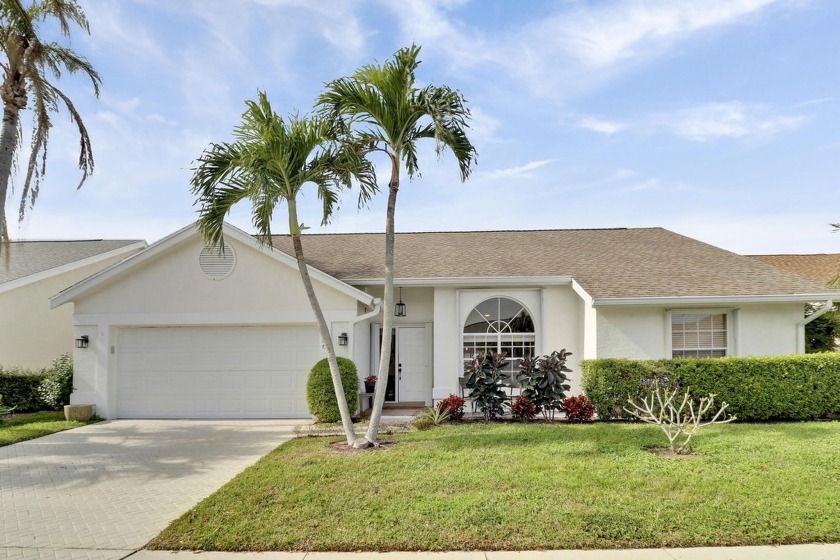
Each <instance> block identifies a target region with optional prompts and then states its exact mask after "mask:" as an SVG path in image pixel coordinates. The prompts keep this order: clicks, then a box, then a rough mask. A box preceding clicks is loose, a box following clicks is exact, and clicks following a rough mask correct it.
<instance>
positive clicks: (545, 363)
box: [516, 348, 572, 420]
mask: <svg viewBox="0 0 840 560" xmlns="http://www.w3.org/2000/svg"><path fill="white" fill-rule="evenodd" d="M571 355H572V353H571V352H566V349H565V348H564V349H563V350H560V351H559V352H558V351H556V350H555V351H554V352H552V353H551V354H549V355H547V356H539V357H536V358H525V359H524V360H520V362H519V373H517V375H516V378H517V380H518V381H519V384H520V386H521V387H522V396H523V397H527V398H528V399H529V400H530V401H531V402H532V403H534V405H535V406H536V407H537V411H538V412H542V415H543V417H544V418H546V419H548V420H553V419H554V412H555V411H556V410H560V406H561V405H562V404H563V399H565V398H566V391H568V390H569V389H570V385H569V384H568V383H567V381H568V380H569V378H568V377H566V373H568V372H570V371H572V370H570V369H569V368H567V367H566V360H567V359H568V357H569V356H571Z"/></svg>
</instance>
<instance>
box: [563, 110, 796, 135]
mask: <svg viewBox="0 0 840 560" xmlns="http://www.w3.org/2000/svg"><path fill="white" fill-rule="evenodd" d="M797 106H801V105H797ZM807 121H808V118H807V117H805V116H803V115H793V114H785V111H784V110H782V109H780V108H777V107H773V106H771V105H768V104H764V103H744V102H740V101H727V102H713V103H704V104H702V105H697V106H695V107H685V108H681V109H676V110H673V111H661V112H657V113H651V114H648V115H644V116H641V117H636V118H632V119H628V120H626V121H624V122H618V121H615V120H609V119H604V118H602V117H597V116H583V117H578V119H577V121H576V122H575V126H577V127H579V128H583V129H586V130H591V131H593V132H597V133H600V134H606V135H613V134H616V133H618V132H621V131H625V130H635V131H639V132H645V133H649V132H661V131H665V132H669V133H671V134H675V135H677V136H680V137H681V138H684V139H686V140H691V141H693V142H712V141H715V140H719V139H758V140H766V139H768V138H770V137H772V136H774V135H776V134H778V133H780V132H783V131H785V130H790V129H794V128H797V127H800V126H802V125H803V124H805V123H806V122H807Z"/></svg>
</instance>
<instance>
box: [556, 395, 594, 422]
mask: <svg viewBox="0 0 840 560" xmlns="http://www.w3.org/2000/svg"><path fill="white" fill-rule="evenodd" d="M560 411H561V412H562V413H563V414H565V415H566V420H568V421H569V422H589V421H590V420H592V416H594V415H595V405H594V404H592V401H590V400H589V399H587V398H586V395H578V396H576V397H569V398H568V399H566V400H564V401H563V404H562V405H561V406H560Z"/></svg>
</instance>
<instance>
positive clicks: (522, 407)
mask: <svg viewBox="0 0 840 560" xmlns="http://www.w3.org/2000/svg"><path fill="white" fill-rule="evenodd" d="M510 415H511V416H513V417H514V418H515V419H516V420H521V421H522V422H530V421H531V420H533V419H534V417H536V415H537V405H535V404H534V403H533V402H531V399H529V398H528V397H523V396H522V395H519V396H518V397H516V399H515V400H514V401H513V404H511V405H510Z"/></svg>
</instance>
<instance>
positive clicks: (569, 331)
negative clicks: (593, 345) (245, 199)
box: [537, 286, 584, 396]
mask: <svg viewBox="0 0 840 560" xmlns="http://www.w3.org/2000/svg"><path fill="white" fill-rule="evenodd" d="M543 329H544V331H543V336H542V346H540V347H537V352H539V353H540V354H549V353H551V352H553V351H554V350H562V349H563V348H565V349H566V350H568V351H569V352H571V353H572V355H571V356H570V357H569V361H568V362H566V365H567V366H568V367H569V368H570V369H571V370H572V372H571V373H568V374H566V375H568V376H569V379H570V382H569V384H570V385H571V386H572V388H571V389H570V390H569V392H568V393H567V395H569V396H571V395H578V394H580V392H581V389H580V377H581V371H580V362H581V360H583V359H584V316H583V315H582V314H581V299H580V296H578V295H577V294H576V293H575V292H574V290H572V288H571V287H570V286H549V287H547V288H545V289H544V290H543Z"/></svg>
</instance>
